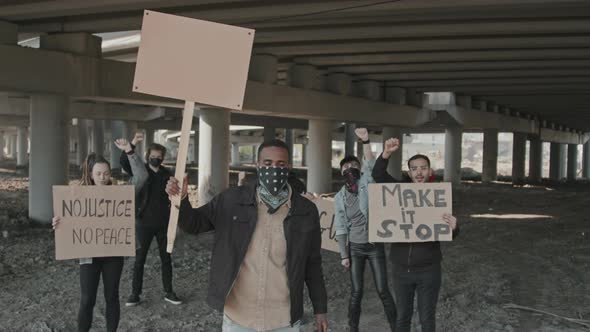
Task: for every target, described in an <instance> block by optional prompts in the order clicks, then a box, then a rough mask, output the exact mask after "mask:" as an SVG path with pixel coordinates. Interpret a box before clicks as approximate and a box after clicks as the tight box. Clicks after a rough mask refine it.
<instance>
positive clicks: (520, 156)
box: [512, 133, 526, 184]
mask: <svg viewBox="0 0 590 332" xmlns="http://www.w3.org/2000/svg"><path fill="white" fill-rule="evenodd" d="M525 155H526V134H523V133H514V134H513V139H512V183H513V184H524V180H525V172H524V169H525V160H526V158H525V157H526V156H525Z"/></svg>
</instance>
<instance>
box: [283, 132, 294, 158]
mask: <svg viewBox="0 0 590 332" xmlns="http://www.w3.org/2000/svg"><path fill="white" fill-rule="evenodd" d="M285 144H287V146H288V147H289V165H291V167H292V166H293V152H294V151H293V150H294V147H295V132H294V131H293V129H289V128H287V129H285Z"/></svg>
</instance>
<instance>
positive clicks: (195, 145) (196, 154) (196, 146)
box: [152, 131, 199, 165]
mask: <svg viewBox="0 0 590 332" xmlns="http://www.w3.org/2000/svg"><path fill="white" fill-rule="evenodd" d="M152 135H153V132H152ZM193 162H194V163H195V165H199V131H195V134H194V135H193Z"/></svg>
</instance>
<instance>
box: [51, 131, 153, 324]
mask: <svg viewBox="0 0 590 332" xmlns="http://www.w3.org/2000/svg"><path fill="white" fill-rule="evenodd" d="M115 145H116V146H117V147H118V148H119V149H121V150H122V151H123V153H125V154H127V155H128V158H129V161H130V167H131V169H132V170H133V176H132V177H131V179H130V180H129V182H130V184H132V185H134V187H135V194H136V198H135V199H136V202H137V194H138V193H139V191H140V190H141V189H142V187H143V185H144V183H145V181H146V180H147V177H148V175H147V171H146V169H145V167H144V166H143V163H142V162H141V159H140V157H139V156H137V155H136V154H135V153H134V151H133V149H132V148H131V144H129V142H128V141H127V140H126V139H118V140H116V141H115ZM112 183H113V181H112V180H111V165H110V164H109V162H108V161H107V160H106V159H104V157H102V156H99V155H96V154H94V153H91V154H90V155H88V157H87V158H86V160H85V161H84V165H83V166H82V179H81V181H80V185H83V186H108V185H112ZM52 224H53V229H57V228H58V227H59V224H60V218H59V217H53V222H52ZM123 263H124V259H123V257H94V258H82V259H80V309H79V311H78V331H79V332H88V331H89V330H90V328H91V327H92V316H93V311H94V305H95V303H96V293H97V290H98V284H99V282H100V278H101V276H102V283H103V286H104V296H105V302H106V313H105V318H106V323H107V332H115V331H117V328H118V326H119V317H120V314H121V307H120V302H119V282H120V280H121V273H122V272H123Z"/></svg>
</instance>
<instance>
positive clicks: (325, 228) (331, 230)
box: [313, 198, 340, 252]
mask: <svg viewBox="0 0 590 332" xmlns="http://www.w3.org/2000/svg"><path fill="white" fill-rule="evenodd" d="M313 202H314V203H315V205H316V206H317V208H318V212H319V213H320V227H321V228H322V249H326V250H329V251H334V252H340V249H339V247H338V241H336V228H335V227H334V201H333V200H330V199H324V198H318V199H316V200H314V201H313Z"/></svg>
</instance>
